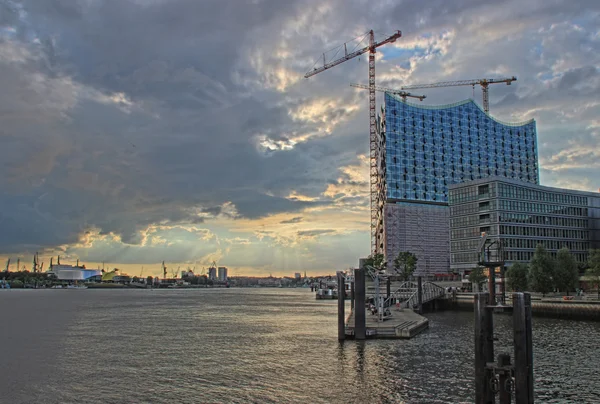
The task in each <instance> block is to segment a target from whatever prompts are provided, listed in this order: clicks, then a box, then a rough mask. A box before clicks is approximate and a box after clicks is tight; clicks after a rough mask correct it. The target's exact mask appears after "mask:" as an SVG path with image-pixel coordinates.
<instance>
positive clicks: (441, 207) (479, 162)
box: [377, 93, 539, 274]
mask: <svg viewBox="0 0 600 404" xmlns="http://www.w3.org/2000/svg"><path fill="white" fill-rule="evenodd" d="M378 123H379V127H380V133H381V135H382V150H381V154H380V159H381V160H380V161H381V162H382V164H381V169H380V175H381V177H380V181H381V184H382V186H381V187H380V189H381V191H382V194H383V198H382V199H384V200H385V203H384V206H383V209H382V213H383V217H382V221H381V223H380V224H379V225H378V226H379V228H378V231H377V244H378V248H379V249H380V250H382V251H383V252H384V254H385V255H386V259H387V261H388V266H389V267H391V266H392V265H393V259H394V258H395V257H396V255H397V254H398V252H400V251H410V252H413V253H414V254H416V256H417V258H418V262H417V273H421V274H436V273H447V272H449V270H450V236H449V235H450V212H449V208H448V201H449V194H448V188H449V186H451V185H452V184H458V183H462V182H465V181H472V180H476V179H480V178H490V177H505V178H510V179H513V180H517V181H522V182H525V183H530V184H538V182H539V175H538V155H537V139H536V124H535V121H534V120H530V121H527V122H523V123H507V122H501V121H499V120H497V119H495V118H493V117H491V116H490V115H489V114H487V113H485V112H484V111H483V109H481V107H480V106H479V105H477V104H476V103H475V102H474V101H473V100H465V101H461V102H457V103H455V104H450V105H443V106H420V105H416V104H411V103H407V102H404V101H402V100H401V99H400V98H399V97H397V96H394V95H391V94H388V93H386V94H385V106H384V109H383V113H382V115H381V116H380V117H379V122H378Z"/></svg>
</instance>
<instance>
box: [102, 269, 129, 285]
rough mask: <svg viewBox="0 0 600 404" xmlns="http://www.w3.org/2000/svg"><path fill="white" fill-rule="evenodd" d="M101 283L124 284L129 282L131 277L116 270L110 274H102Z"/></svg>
mask: <svg viewBox="0 0 600 404" xmlns="http://www.w3.org/2000/svg"><path fill="white" fill-rule="evenodd" d="M102 282H114V283H126V282H131V277H130V276H129V275H127V274H122V273H121V271H119V269H118V268H115V269H113V270H112V271H110V272H104V273H102Z"/></svg>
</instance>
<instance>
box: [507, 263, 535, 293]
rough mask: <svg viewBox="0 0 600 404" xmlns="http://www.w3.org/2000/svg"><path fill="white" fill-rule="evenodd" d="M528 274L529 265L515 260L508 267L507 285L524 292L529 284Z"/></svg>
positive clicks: (516, 290)
mask: <svg viewBox="0 0 600 404" xmlns="http://www.w3.org/2000/svg"><path fill="white" fill-rule="evenodd" d="M528 276H529V267H527V265H525V264H522V263H520V262H515V263H514V264H512V266H511V267H510V268H508V271H506V278H507V285H508V287H509V288H510V289H511V290H513V291H515V292H524V291H526V290H527V287H528V286H529V283H528V281H527V277H528Z"/></svg>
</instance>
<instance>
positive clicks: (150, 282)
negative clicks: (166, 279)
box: [146, 275, 154, 286]
mask: <svg viewBox="0 0 600 404" xmlns="http://www.w3.org/2000/svg"><path fill="white" fill-rule="evenodd" d="M153 281H154V278H153V277H152V276H151V275H148V277H147V278H146V285H150V286H152V282H153Z"/></svg>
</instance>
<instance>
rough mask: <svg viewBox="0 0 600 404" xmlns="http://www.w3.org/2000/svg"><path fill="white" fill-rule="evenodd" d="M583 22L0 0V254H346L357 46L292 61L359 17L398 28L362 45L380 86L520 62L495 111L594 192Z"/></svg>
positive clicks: (359, 74)
mask: <svg viewBox="0 0 600 404" xmlns="http://www.w3.org/2000/svg"><path fill="white" fill-rule="evenodd" d="M599 20H600V3H598V2H597V1H594V0H589V1H579V2H572V1H570V2H569V1H561V0H558V1H552V2H548V1H544V0H532V1H527V2H523V1H516V0H506V1H475V0H471V1H469V0H463V1H454V2H448V1H442V0H435V1H429V2H419V1H412V0H411V1H408V2H389V1H388V2H379V3H377V4H376V5H373V4H372V2H366V1H362V0H357V1H352V2H348V1H342V0H326V1H316V0H292V1H278V0H261V1H247V2H241V1H238V2H220V1H216V0H208V1H193V0H172V1H144V0H119V1H117V0H99V1H63V0H44V1H37V0H0V86H1V88H2V90H3V91H2V93H1V94H0V120H1V121H0V122H1V124H2V125H1V126H0V160H1V163H0V164H1V167H2V171H1V174H0V187H1V189H2V192H1V193H0V229H1V230H2V231H1V232H0V254H1V255H2V256H5V257H8V256H13V257H16V256H20V257H22V258H23V259H28V258H27V257H28V256H29V255H30V254H31V253H33V252H34V251H36V250H37V251H40V252H43V254H44V255H45V256H47V255H49V254H57V253H60V254H61V255H62V256H63V257H64V259H65V260H67V259H73V260H75V259H77V258H80V259H82V260H85V261H86V262H89V263H92V264H93V265H97V264H98V263H101V262H103V261H104V262H112V263H113V264H115V265H119V266H122V267H124V268H129V269H130V270H131V271H132V273H133V271H134V270H135V271H136V272H137V271H138V269H137V268H138V267H141V266H142V265H145V268H151V269H148V271H150V272H154V273H157V272H158V270H159V268H160V266H159V265H158V263H160V262H161V261H163V260H165V261H168V262H170V263H171V264H169V266H170V267H171V268H175V267H178V266H187V265H189V266H192V267H194V266H196V267H197V268H199V267H202V266H205V265H208V264H210V263H211V262H212V261H213V260H214V261H218V263H219V264H220V265H227V266H230V267H231V268H232V269H233V270H234V273H236V271H237V273H238V274H242V273H266V272H272V273H278V272H287V273H289V272H294V271H298V270H308V271H329V272H333V271H334V270H335V269H339V268H345V267H348V266H350V265H354V264H355V263H356V262H357V259H358V258H359V257H360V256H364V255H366V254H368V252H369V223H370V222H369V212H368V209H369V200H368V192H369V184H368V182H369V172H368V161H367V158H366V156H368V139H367V133H368V113H367V106H368V101H367V96H366V92H364V91H363V90H358V89H354V88H351V87H349V84H351V83H366V82H367V57H365V56H363V57H360V58H355V59H353V60H350V61H348V62H345V63H343V64H341V65H339V66H337V67H335V68H333V69H331V70H330V71H327V72H324V73H322V74H319V75H316V76H314V77H311V78H310V79H304V78H303V75H304V73H305V72H306V71H308V70H309V69H312V68H313V67H314V66H315V62H316V63H317V66H318V63H320V61H321V60H322V56H320V55H321V52H323V51H328V50H331V49H334V50H333V51H331V52H326V58H327V59H328V60H332V59H333V58H335V57H339V55H340V49H343V48H338V46H339V45H340V44H342V43H343V42H344V41H349V42H348V47H349V49H354V48H356V47H358V46H364V45H365V42H364V41H363V42H362V43H361V42H360V41H361V40H362V39H364V33H365V32H366V31H367V30H368V29H370V28H373V29H375V31H376V35H377V37H378V38H382V37H383V36H384V35H386V34H390V33H392V32H394V31H395V30H398V29H399V30H402V34H403V36H402V38H401V39H399V40H398V41H396V42H395V43H394V44H390V45H386V46H385V47H382V48H380V49H379V50H378V53H377V82H378V84H381V85H385V86H389V87H400V86H402V85H406V84H415V83H428V82H435V81H443V80H455V79H469V78H480V77H497V76H512V75H515V76H517V77H518V81H517V82H515V83H513V84H512V85H511V86H506V85H495V86H491V87H490V108H491V113H492V114H493V115H494V116H496V117H498V118H499V119H501V120H504V121H522V120H525V119H530V118H535V119H536V121H537V123H538V137H539V154H540V162H541V167H542V168H541V171H540V172H541V179H542V182H543V183H544V184H546V185H554V186H563V187H572V188H578V189H586V190H597V189H598V188H599V187H600V182H599V178H600V177H599V176H598V174H597V173H598V170H599V169H600V166H599V165H598V161H599V157H600V146H599V144H600V123H599V122H600V121H599V118H598V116H600V102H599V101H598V96H597V94H598V93H599V91H600V56H599V55H600V26H599V23H598V21H599ZM351 38H355V40H350V39H351ZM341 52H343V50H341ZM336 55H337V56H336ZM415 93H419V91H415ZM422 93H423V94H426V95H427V99H426V100H425V101H424V102H423V103H424V104H430V105H431V104H443V103H450V102H455V101H457V100H461V99H464V98H468V97H474V98H475V99H476V100H477V101H478V102H480V99H481V91H480V89H479V88H475V89H471V88H469V87H455V88H443V89H435V90H427V91H425V90H423V91H422ZM380 100H381V95H378V102H380Z"/></svg>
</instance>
